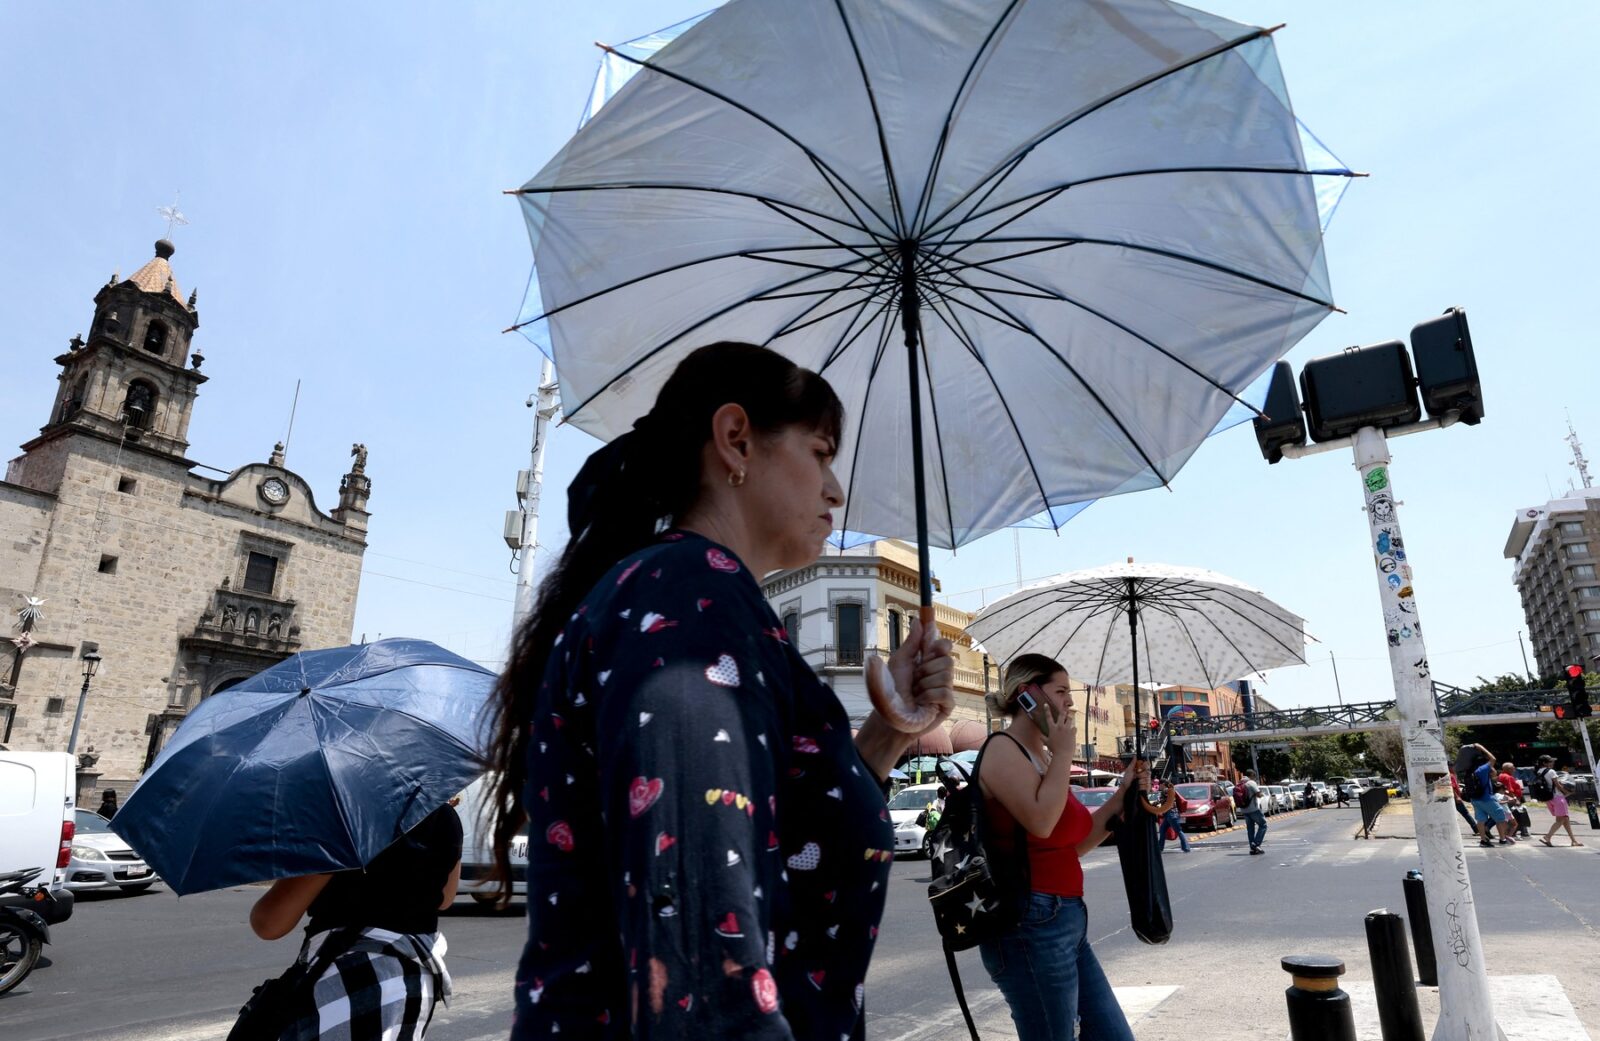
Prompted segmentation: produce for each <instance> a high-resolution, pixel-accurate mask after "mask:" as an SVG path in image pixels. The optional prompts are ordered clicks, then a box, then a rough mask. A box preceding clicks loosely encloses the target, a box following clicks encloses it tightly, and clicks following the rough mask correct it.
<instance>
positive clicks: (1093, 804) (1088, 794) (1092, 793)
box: [1072, 785, 1117, 846]
mask: <svg viewBox="0 0 1600 1041" xmlns="http://www.w3.org/2000/svg"><path fill="white" fill-rule="evenodd" d="M1116 791H1117V790H1116V789H1115V788H1079V787H1078V786H1077V785H1073V786H1072V794H1073V796H1074V797H1075V798H1076V799H1077V800H1078V801H1079V802H1081V803H1083V805H1084V806H1086V807H1088V809H1089V812H1090V813H1093V812H1094V811H1095V810H1098V809H1099V808H1100V807H1102V806H1104V805H1105V804H1106V800H1107V799H1109V798H1111V796H1113V795H1115V794H1116ZM1116 841H1117V840H1116V836H1115V835H1113V834H1112V833H1111V832H1109V831H1108V832H1107V833H1106V837H1105V838H1104V839H1102V840H1101V842H1100V845H1102V846H1105V845H1111V844H1115V843H1116Z"/></svg>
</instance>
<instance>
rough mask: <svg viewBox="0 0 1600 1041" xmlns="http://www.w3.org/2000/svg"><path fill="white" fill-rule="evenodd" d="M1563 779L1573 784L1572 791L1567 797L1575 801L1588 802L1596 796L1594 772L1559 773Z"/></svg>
mask: <svg viewBox="0 0 1600 1041" xmlns="http://www.w3.org/2000/svg"><path fill="white" fill-rule="evenodd" d="M1556 776H1558V777H1560V778H1561V779H1562V780H1563V781H1566V782H1567V783H1568V784H1569V785H1571V786H1572V792H1571V793H1570V794H1569V795H1568V796H1567V799H1568V800H1570V801H1572V802H1575V803H1586V802H1589V801H1590V800H1592V799H1594V797H1595V785H1594V774H1557V775H1556Z"/></svg>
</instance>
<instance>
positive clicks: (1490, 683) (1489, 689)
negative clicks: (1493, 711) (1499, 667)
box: [1468, 672, 1545, 694]
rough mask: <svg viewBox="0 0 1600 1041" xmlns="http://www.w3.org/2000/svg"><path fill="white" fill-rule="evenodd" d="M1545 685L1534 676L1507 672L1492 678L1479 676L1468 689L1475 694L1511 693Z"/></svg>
mask: <svg viewBox="0 0 1600 1041" xmlns="http://www.w3.org/2000/svg"><path fill="white" fill-rule="evenodd" d="M1543 686H1545V684H1543V683H1541V682H1540V681H1539V680H1537V679H1534V678H1533V677H1532V676H1526V675H1523V674H1522V673H1520V672H1518V673H1511V672H1507V673H1502V674H1501V675H1499V676H1496V677H1495V678H1494V679H1492V680H1491V679H1488V678H1486V677H1484V676H1479V677H1478V682H1477V683H1475V684H1473V685H1472V686H1471V687H1469V688H1468V690H1469V691H1471V692H1472V693H1473V694H1484V693H1510V692H1511V691H1516V690H1538V689H1540V688H1541V687H1543Z"/></svg>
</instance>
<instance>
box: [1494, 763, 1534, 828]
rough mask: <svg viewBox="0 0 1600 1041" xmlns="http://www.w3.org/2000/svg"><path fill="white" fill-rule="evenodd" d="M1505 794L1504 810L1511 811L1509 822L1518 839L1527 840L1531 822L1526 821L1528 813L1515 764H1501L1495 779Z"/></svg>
mask: <svg viewBox="0 0 1600 1041" xmlns="http://www.w3.org/2000/svg"><path fill="white" fill-rule="evenodd" d="M1496 780H1498V781H1499V783H1500V785H1501V786H1502V787H1504V788H1505V792H1506V809H1508V810H1510V811H1511V820H1512V822H1513V823H1514V825H1515V827H1516V833H1517V837H1518V838H1522V839H1525V838H1528V829H1529V828H1530V827H1531V826H1532V823H1533V822H1532V821H1530V820H1529V819H1528V811H1527V810H1526V809H1525V808H1524V807H1523V801H1524V799H1523V790H1522V782H1521V781H1519V780H1517V767H1516V764H1515V763H1509V762H1507V763H1501V764H1500V775H1499V777H1497V778H1496Z"/></svg>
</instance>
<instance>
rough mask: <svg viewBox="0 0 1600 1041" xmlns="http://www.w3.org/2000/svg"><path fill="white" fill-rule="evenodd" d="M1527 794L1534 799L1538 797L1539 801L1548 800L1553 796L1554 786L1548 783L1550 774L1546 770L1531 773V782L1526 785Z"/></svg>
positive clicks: (1554, 793) (1554, 792)
mask: <svg viewBox="0 0 1600 1041" xmlns="http://www.w3.org/2000/svg"><path fill="white" fill-rule="evenodd" d="M1528 794H1529V795H1531V796H1533V797H1534V798H1535V799H1538V800H1539V801H1540V802H1549V801H1550V800H1551V799H1553V798H1555V795H1556V791H1555V788H1554V787H1553V786H1552V785H1551V784H1550V774H1549V772H1548V771H1546V770H1540V771H1539V772H1538V773H1536V774H1534V775H1533V783H1531V784H1529V785H1528Z"/></svg>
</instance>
